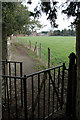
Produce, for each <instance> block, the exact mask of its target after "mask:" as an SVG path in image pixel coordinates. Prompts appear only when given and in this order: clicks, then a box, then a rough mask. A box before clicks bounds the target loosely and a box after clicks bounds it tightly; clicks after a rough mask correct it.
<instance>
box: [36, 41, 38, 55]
mask: <svg viewBox="0 0 80 120" xmlns="http://www.w3.org/2000/svg"><path fill="white" fill-rule="evenodd" d="M36 54H37V55H38V45H37V42H36Z"/></svg>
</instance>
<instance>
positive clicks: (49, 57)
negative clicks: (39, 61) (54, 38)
mask: <svg viewBox="0 0 80 120" xmlns="http://www.w3.org/2000/svg"><path fill="white" fill-rule="evenodd" d="M49 67H50V48H48V68H49Z"/></svg>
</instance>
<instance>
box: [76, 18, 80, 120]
mask: <svg viewBox="0 0 80 120" xmlns="http://www.w3.org/2000/svg"><path fill="white" fill-rule="evenodd" d="M76 53H77V90H76V118H77V120H80V20H79V21H78V24H77V25H76Z"/></svg>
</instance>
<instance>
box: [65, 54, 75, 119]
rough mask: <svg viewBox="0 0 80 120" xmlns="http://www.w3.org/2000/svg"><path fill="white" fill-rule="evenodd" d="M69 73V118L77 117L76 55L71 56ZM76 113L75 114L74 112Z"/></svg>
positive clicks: (67, 108)
mask: <svg viewBox="0 0 80 120" xmlns="http://www.w3.org/2000/svg"><path fill="white" fill-rule="evenodd" d="M69 59H70V60H69V71H68V89H67V104H66V115H67V116H69V117H72V118H73V116H75V98H74V97H76V69H75V67H74V66H75V59H76V56H75V54H74V53H71V54H70V56H69ZM73 111H74V112H73Z"/></svg>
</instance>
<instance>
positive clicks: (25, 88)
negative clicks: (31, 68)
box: [2, 61, 67, 120]
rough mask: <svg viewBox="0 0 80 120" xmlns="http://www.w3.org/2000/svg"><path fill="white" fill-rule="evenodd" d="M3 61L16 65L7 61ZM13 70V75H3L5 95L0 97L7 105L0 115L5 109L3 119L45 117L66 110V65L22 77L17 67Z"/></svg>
mask: <svg viewBox="0 0 80 120" xmlns="http://www.w3.org/2000/svg"><path fill="white" fill-rule="evenodd" d="M5 63H7V64H9V65H10V64H11V63H14V65H15V64H17V63H16V62H10V61H7V62H5ZM19 64H21V63H19ZM3 66H5V65H4V64H3ZM21 68H22V67H21ZM14 69H15V74H14V75H13V76H12V75H10V74H8V75H5V74H4V75H3V76H2V77H3V80H4V81H6V82H4V86H5V87H4V90H5V93H6V94H5V95H4V96H5V97H4V98H3V99H4V100H3V103H4V105H5V108H6V109H5V110H4V111H3V114H4V112H5V114H6V119H11V120H12V119H13V118H14V119H25V120H26V119H32V120H34V119H48V118H49V117H50V116H52V115H54V114H55V113H56V112H57V111H60V110H63V111H65V106H66V105H65V104H66V89H67V82H66V81H67V80H66V78H67V77H66V74H65V64H63V65H61V66H58V67H53V68H49V69H47V70H43V71H40V72H37V73H33V74H30V75H24V76H21V75H22V72H20V76H16V66H15V67H14ZM9 71H10V66H9ZM20 71H22V70H21V69H20ZM10 81H11V83H10ZM63 96H64V97H63ZM3 118H4V116H3Z"/></svg>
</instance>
